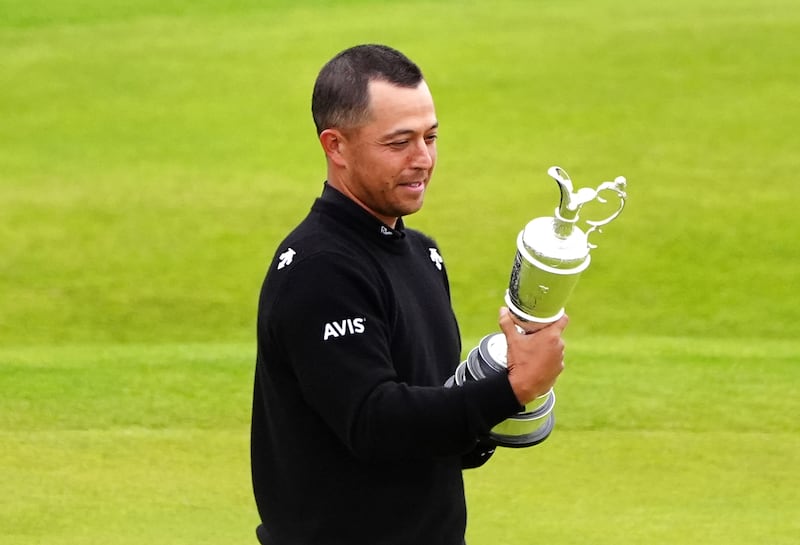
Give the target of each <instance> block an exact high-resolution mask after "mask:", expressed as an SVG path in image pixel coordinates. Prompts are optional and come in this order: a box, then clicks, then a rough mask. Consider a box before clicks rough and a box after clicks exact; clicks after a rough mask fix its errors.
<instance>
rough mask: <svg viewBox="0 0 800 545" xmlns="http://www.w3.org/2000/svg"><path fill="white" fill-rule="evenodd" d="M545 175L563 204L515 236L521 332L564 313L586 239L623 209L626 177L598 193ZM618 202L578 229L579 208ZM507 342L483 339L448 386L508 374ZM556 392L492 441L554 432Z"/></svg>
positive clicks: (532, 440) (540, 437)
mask: <svg viewBox="0 0 800 545" xmlns="http://www.w3.org/2000/svg"><path fill="white" fill-rule="evenodd" d="M547 173H548V174H549V175H550V176H551V177H552V178H553V179H554V180H555V181H556V183H557V184H558V187H559V190H560V192H561V202H560V204H559V205H558V206H557V207H556V209H555V213H554V216H553V217H540V218H535V219H533V220H531V221H530V222H528V224H527V225H526V226H525V228H524V229H523V230H522V231H520V233H519V236H518V237H517V253H516V256H515V258H514V265H513V267H512V269H511V279H510V280H509V284H508V290H506V295H505V302H506V305H507V306H508V309H509V311H510V312H511V313H512V314H513V315H514V317H515V318H516V319H517V322H518V323H520V324H522V326H517V329H518V330H519V332H520V333H521V334H535V333H536V331H537V330H539V329H541V328H543V327H545V326H547V325H548V324H550V323H552V322H555V321H556V320H558V319H559V318H561V317H562V316H563V315H564V305H565V303H566V301H567V299H568V298H569V296H570V294H571V293H572V290H573V289H574V287H575V284H576V283H577V282H578V278H580V275H581V273H583V271H585V270H586V269H587V268H588V267H589V263H590V261H591V256H590V255H589V252H590V251H591V250H592V249H594V248H595V247H596V246H595V245H594V244H592V243H591V242H589V235H590V234H591V233H592V232H594V231H599V230H600V227H602V226H603V225H605V224H607V223H609V222H611V221H612V220H614V219H615V218H616V217H617V216H619V214H620V213H621V212H622V209H623V207H624V206H625V199H626V197H627V195H626V193H625V186H626V182H625V178H623V177H622V176H618V177H617V178H616V179H615V180H614V181H613V182H603V183H602V184H600V185H599V186H598V187H597V188H596V189H592V188H588V187H584V188H581V189H579V190H577V191H576V190H575V189H574V188H573V184H572V180H570V178H569V176H568V175H567V173H566V171H564V170H563V169H562V168H560V167H557V166H554V167H551V168H550V169H549V170H548V171H547ZM612 197H613V198H616V199H617V200H618V202H617V206H616V209H615V210H614V211H613V213H611V214H610V215H609V216H608V217H606V218H604V219H600V220H585V221H584V223H585V224H586V225H588V226H589V228H588V229H587V230H586V231H585V232H584V231H583V230H582V229H581V228H580V227H578V222H579V220H580V217H579V214H580V212H581V208H582V207H583V206H584V205H585V204H588V203H590V202H593V201H596V202H599V203H607V202H608V198H612ZM506 348H507V347H506V338H505V335H504V334H503V333H492V334H490V335H487V336H485V337H484V338H483V339H482V340H481V342H480V343H479V344H478V346H476V347H475V348H473V349H472V350H471V351H470V352H469V355H468V356H467V358H466V359H465V360H464V361H463V362H461V364H460V365H459V366H458V367H457V368H456V371H455V374H454V375H453V376H452V377H450V379H448V381H447V383H446V386H449V387H458V386H461V385H462V384H464V383H465V382H467V381H473V380H481V379H483V378H486V377H487V376H491V375H493V374H495V373H506V372H508V370H507V360H506ZM554 406H555V393H554V392H553V389H552V388H551V389H550V390H549V391H548V392H547V393H545V394H544V395H541V396H539V397H537V398H536V399H534V400H533V401H531V402H530V403H528V404H527V405H526V406H525V408H524V410H523V411H521V412H519V413H517V414H516V415H514V416H512V417H510V418H508V419H506V420H504V421H503V422H501V423H500V424H498V425H497V426H495V427H494V428H492V430H491V432H490V438H491V440H492V441H493V442H494V443H496V444H497V445H499V446H504V447H516V448H521V447H529V446H533V445H536V444H538V443H541V442H542V441H544V440H545V439H546V438H547V437H548V436H549V435H550V432H551V431H552V430H553V426H554V424H555V418H554V413H553V407H554Z"/></svg>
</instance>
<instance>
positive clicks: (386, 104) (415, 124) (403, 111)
mask: <svg viewBox="0 0 800 545" xmlns="http://www.w3.org/2000/svg"><path fill="white" fill-rule="evenodd" d="M368 92H369V113H370V115H369V122H368V125H370V126H372V127H373V128H375V129H378V130H386V131H393V130H414V131H427V130H429V129H430V128H431V127H432V126H434V125H436V110H435V108H434V105H433V97H432V96H431V92H430V90H429V89H428V84H427V83H425V81H424V80H423V81H421V82H420V84H419V85H417V86H416V87H400V86H397V85H393V84H391V83H388V82H385V81H376V80H373V81H370V82H369V86H368Z"/></svg>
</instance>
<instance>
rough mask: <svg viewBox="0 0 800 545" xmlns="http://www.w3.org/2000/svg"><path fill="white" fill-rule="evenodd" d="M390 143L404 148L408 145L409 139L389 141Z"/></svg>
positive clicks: (391, 145) (394, 146)
mask: <svg viewBox="0 0 800 545" xmlns="http://www.w3.org/2000/svg"><path fill="white" fill-rule="evenodd" d="M388 145H389V146H390V147H393V148H395V149H402V148H404V147H406V146H407V145H408V140H394V141H392V142H389V144H388Z"/></svg>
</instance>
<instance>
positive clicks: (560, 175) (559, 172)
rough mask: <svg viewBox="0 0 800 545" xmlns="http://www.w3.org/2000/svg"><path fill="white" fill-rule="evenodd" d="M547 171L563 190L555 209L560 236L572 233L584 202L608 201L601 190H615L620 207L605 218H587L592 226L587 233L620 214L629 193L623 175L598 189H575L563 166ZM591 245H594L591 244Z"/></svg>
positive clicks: (557, 229) (556, 228)
mask: <svg viewBox="0 0 800 545" xmlns="http://www.w3.org/2000/svg"><path fill="white" fill-rule="evenodd" d="M547 173H548V174H549V175H550V177H551V178H553V179H554V180H555V181H556V183H557V184H558V188H559V190H560V191H561V202H560V203H559V205H558V207H557V208H556V210H555V232H556V236H558V237H559V238H567V237H569V235H570V234H572V230H573V227H574V226H575V224H576V223H577V222H578V219H579V218H578V213H579V212H580V210H581V207H582V206H583V205H584V204H586V203H588V202H591V201H594V200H597V201H598V202H601V203H606V202H608V201H607V200H606V199H605V198H603V197H601V196H600V192H601V191H606V190H609V191H613V192H615V193H616V194H617V197H618V198H619V207H618V208H617V210H616V211H614V213H612V214H611V215H610V216H608V217H607V218H605V219H601V220H586V223H587V224H588V225H590V226H591V228H590V229H589V230H588V231H587V232H586V234H587V235H588V234H589V233H591V232H592V231H595V230H599V227H600V226H602V225H605V224H606V223H609V222H610V221H612V220H613V219H614V218H616V217H617V216H619V215H620V213H621V212H622V208H623V207H624V206H625V198H626V197H627V194H626V193H625V186H626V181H625V178H624V177H623V176H617V177H616V178H615V179H614V181H613V182H603V183H602V184H600V185H599V186H598V187H597V188H596V189H592V188H590V187H582V188H580V189H578V190H577V191H575V189H574V186H573V185H572V180H571V179H570V177H569V174H567V171H566V170H564V169H563V168H561V167H559V166H552V167H550V168H549V169H548V170H547ZM590 247H594V245H591V244H590Z"/></svg>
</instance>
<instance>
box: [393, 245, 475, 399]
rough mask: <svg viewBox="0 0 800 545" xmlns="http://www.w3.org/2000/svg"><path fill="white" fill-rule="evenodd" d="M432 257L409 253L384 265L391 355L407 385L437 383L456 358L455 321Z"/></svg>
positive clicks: (443, 277)
mask: <svg viewBox="0 0 800 545" xmlns="http://www.w3.org/2000/svg"><path fill="white" fill-rule="evenodd" d="M426 250H427V249H426ZM437 256H438V252H437V253H436V256H434V258H433V259H432V258H431V256H430V255H421V256H415V257H416V259H409V260H407V261H405V262H404V263H402V264H395V265H396V266H393V267H390V268H387V270H386V274H387V276H386V278H387V289H388V290H389V291H390V294H391V295H390V299H391V304H390V305H389V308H390V316H389V324H390V331H391V334H392V335H391V350H392V359H393V361H394V362H395V368H396V370H397V373H398V376H399V378H400V379H401V380H403V381H405V382H407V383H408V384H411V385H418V386H441V385H442V384H443V383H444V382H445V380H447V377H449V376H450V375H451V374H452V372H453V369H455V367H456V366H457V365H458V359H459V357H460V352H461V345H460V338H459V331H458V325H457V322H456V318H455V315H454V313H453V310H452V306H451V302H450V297H449V295H448V290H447V279H446V275H445V271H444V267H443V266H442V264H441V262H440V261H438V262H437V259H436V257H437Z"/></svg>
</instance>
